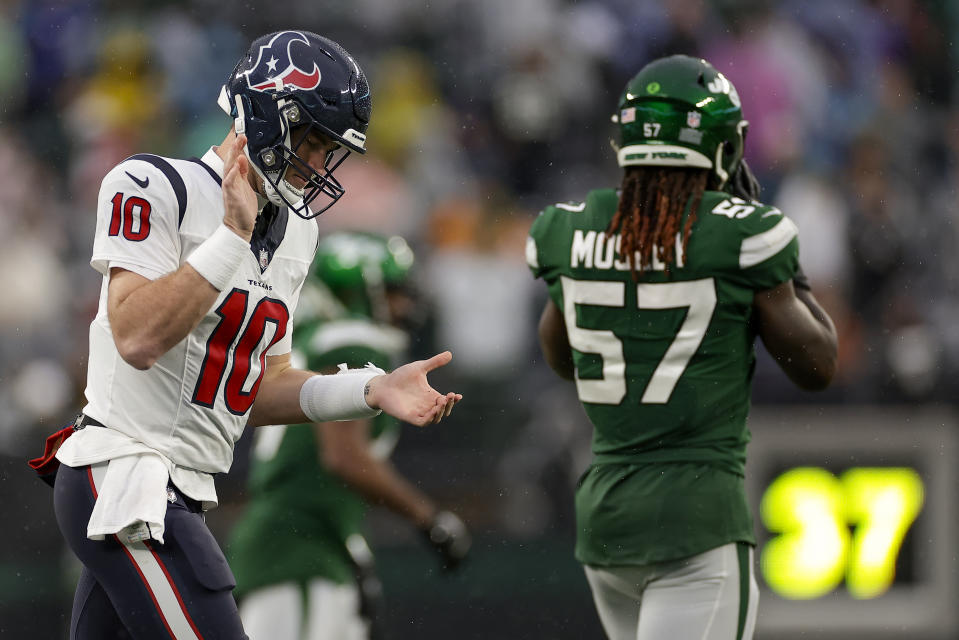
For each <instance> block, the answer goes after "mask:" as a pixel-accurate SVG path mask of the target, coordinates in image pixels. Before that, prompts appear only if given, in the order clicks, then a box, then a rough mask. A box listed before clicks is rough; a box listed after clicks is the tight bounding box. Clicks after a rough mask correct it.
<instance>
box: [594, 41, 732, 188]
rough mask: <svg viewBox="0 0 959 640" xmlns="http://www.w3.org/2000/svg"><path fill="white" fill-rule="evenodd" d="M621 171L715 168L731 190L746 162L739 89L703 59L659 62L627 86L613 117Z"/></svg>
mask: <svg viewBox="0 0 959 640" xmlns="http://www.w3.org/2000/svg"><path fill="white" fill-rule="evenodd" d="M613 122H616V123H618V124H619V134H620V143H619V145H618V146H617V145H615V144H614V146H617V147H618V151H617V160H618V162H619V166H621V167H629V166H633V165H654V166H669V167H698V168H702V169H712V171H713V174H714V175H715V176H716V181H717V184H716V186H715V188H717V189H723V188H725V187H726V186H727V183H728V182H729V180H730V176H732V175H733V174H734V173H735V172H736V170H737V168H738V167H739V164H740V162H741V161H742V158H743V140H744V138H745V134H746V127H747V126H748V124H749V123H748V122H746V120H744V119H743V112H742V108H741V105H740V101H739V94H738V93H736V88H735V87H733V85H732V83H731V82H730V81H729V80H727V79H726V77H725V76H724V75H723V74H721V73H720V72H719V71H717V70H716V69H715V68H714V67H713V66H712V65H711V64H709V63H708V62H706V61H705V60H703V59H701V58H692V57H690V56H684V55H675V56H669V57H666V58H660V59H658V60H654V61H652V62H650V63H649V64H647V65H646V66H645V67H643V68H642V69H641V70H640V72H639V73H637V74H636V75H635V76H634V77H633V79H632V80H630V81H629V83H628V84H627V85H626V89H625V91H624V92H623V95H622V97H620V100H619V111H618V112H617V113H616V114H615V115H613Z"/></svg>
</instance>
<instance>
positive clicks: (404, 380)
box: [366, 351, 463, 427]
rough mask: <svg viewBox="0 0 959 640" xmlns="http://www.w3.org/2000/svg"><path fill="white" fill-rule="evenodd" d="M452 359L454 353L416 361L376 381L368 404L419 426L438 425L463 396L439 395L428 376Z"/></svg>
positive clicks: (367, 396) (367, 398)
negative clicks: (427, 378) (428, 380)
mask: <svg viewBox="0 0 959 640" xmlns="http://www.w3.org/2000/svg"><path fill="white" fill-rule="evenodd" d="M452 359H453V354H452V353H450V352H449V351H444V352H443V353H440V354H437V355H435V356H433V357H432V358H430V359H429V360H417V361H416V362H411V363H409V364H405V365H403V366H402V367H400V368H398V369H396V370H395V371H393V372H392V373H388V374H386V375H382V376H377V377H375V378H373V379H372V380H370V383H369V390H368V391H367V395H366V402H367V404H369V405H370V406H371V407H373V408H374V409H382V410H383V411H385V412H386V413H388V414H390V415H391V416H393V417H394V418H397V419H399V420H402V421H404V422H409V423H410V424H415V425H416V426H418V427H423V426H426V425H428V424H436V423H437V422H439V421H440V420H442V419H443V418H445V417H446V416H448V415H449V414H450V412H451V411H452V410H453V405H455V404H456V403H457V402H459V401H460V400H462V399H463V396H462V395H461V394H459V393H452V392H450V393H447V394H446V395H443V394H441V393H439V392H438V391H437V390H436V389H434V388H433V387H431V386H430V384H429V382H427V380H426V374H427V373H429V372H430V371H432V370H433V369H437V368H439V367H442V366H443V365H445V364H447V363H448V362H449V361H450V360H452Z"/></svg>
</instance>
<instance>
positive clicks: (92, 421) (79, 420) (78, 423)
mask: <svg viewBox="0 0 959 640" xmlns="http://www.w3.org/2000/svg"><path fill="white" fill-rule="evenodd" d="M90 425H93V426H94V427H106V425H105V424H103V423H102V422H100V421H99V420H97V419H96V418H91V417H90V416H88V415H87V414H85V413H78V414H77V417H76V419H74V421H73V430H74V431H80V430H81V429H84V428H86V427H89V426H90Z"/></svg>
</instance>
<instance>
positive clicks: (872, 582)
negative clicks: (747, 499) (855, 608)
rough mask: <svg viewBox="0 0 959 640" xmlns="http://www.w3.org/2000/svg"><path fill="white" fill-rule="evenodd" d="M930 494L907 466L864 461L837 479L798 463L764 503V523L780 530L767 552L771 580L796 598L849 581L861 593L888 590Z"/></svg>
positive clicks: (764, 565) (764, 564)
mask: <svg viewBox="0 0 959 640" xmlns="http://www.w3.org/2000/svg"><path fill="white" fill-rule="evenodd" d="M923 492H924V491H923V484H922V480H921V479H920V477H919V475H918V474H917V473H916V472H915V471H914V470H913V469H910V468H906V467H857V468H852V469H849V470H847V471H845V472H843V473H842V474H841V475H839V476H838V477H837V476H835V475H833V474H832V473H830V472H828V471H826V470H825V469H822V468H819V467H797V468H793V469H790V470H789V471H786V472H785V473H783V474H781V475H779V476H778V477H777V478H775V479H774V480H773V481H772V483H770V484H769V486H768V487H767V488H766V491H765V492H764V494H763V496H762V501H761V503H760V517H761V519H762V522H763V524H764V525H765V526H766V528H767V529H768V530H769V531H771V532H773V533H776V534H778V535H776V536H775V537H773V538H772V539H771V540H769V542H767V543H766V545H765V546H764V547H763V549H762V552H761V556H760V558H761V560H760V567H761V571H762V574H763V577H764V579H765V580H766V583H767V584H768V585H769V587H770V588H771V589H772V590H773V591H775V592H777V593H779V594H780V595H781V596H783V597H786V598H791V599H812V598H818V597H820V596H823V595H825V594H827V593H829V592H830V591H832V590H833V589H835V588H836V587H837V586H838V585H839V584H840V583H841V582H842V581H843V579H845V581H846V588H847V589H848V590H849V593H850V595H852V596H853V597H854V598H858V599H868V598H875V597H878V596H880V595H882V594H883V593H884V592H885V591H886V590H887V589H889V587H890V585H891V584H892V581H893V578H894V577H895V567H896V556H897V555H898V553H899V548H900V546H901V545H902V540H903V538H904V537H905V535H906V532H907V531H908V530H909V527H910V525H912V523H913V521H914V520H915V519H916V516H918V515H919V511H920V509H921V508H922V504H923ZM850 526H852V527H853V528H852V531H851V532H850Z"/></svg>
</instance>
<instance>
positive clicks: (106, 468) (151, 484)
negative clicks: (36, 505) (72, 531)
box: [87, 453, 170, 544]
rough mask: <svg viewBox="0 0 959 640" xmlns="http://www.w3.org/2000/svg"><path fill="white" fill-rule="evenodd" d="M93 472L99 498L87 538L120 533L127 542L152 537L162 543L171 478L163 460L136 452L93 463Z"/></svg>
mask: <svg viewBox="0 0 959 640" xmlns="http://www.w3.org/2000/svg"><path fill="white" fill-rule="evenodd" d="M91 471H92V473H93V482H94V485H95V487H96V490H97V500H96V504H94V506H93V512H92V513H91V514H90V521H89V522H88V523H87V537H88V538H89V539H91V540H102V539H103V538H104V537H105V536H108V535H113V534H119V535H120V536H121V537H122V538H123V539H124V540H123V541H124V542H139V541H141V540H145V539H147V538H153V539H154V540H156V541H157V542H159V543H161V544H162V543H163V530H164V519H165V518H166V508H167V484H168V482H169V479H170V475H169V473H168V472H167V467H166V464H165V463H164V461H163V459H162V458H161V457H160V456H159V455H155V454H150V453H137V454H131V455H126V456H121V457H119V458H113V459H112V460H107V461H104V462H99V463H96V464H93V465H91ZM121 532H122V533H121Z"/></svg>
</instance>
